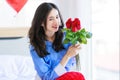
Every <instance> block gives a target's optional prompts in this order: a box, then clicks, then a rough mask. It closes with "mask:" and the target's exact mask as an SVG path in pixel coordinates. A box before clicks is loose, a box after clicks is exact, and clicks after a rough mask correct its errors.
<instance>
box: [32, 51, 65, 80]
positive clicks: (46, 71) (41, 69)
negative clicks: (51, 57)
mask: <svg viewBox="0 0 120 80" xmlns="http://www.w3.org/2000/svg"><path fill="white" fill-rule="evenodd" d="M30 53H31V56H32V59H33V62H34V66H35V69H36V71H37V73H38V75H39V76H40V77H41V79H42V80H54V79H55V78H57V77H58V76H60V75H62V74H63V73H65V72H66V69H65V68H64V67H62V66H61V65H60V64H59V63H58V64H56V65H52V64H51V63H47V62H46V60H45V59H44V58H40V57H39V56H38V55H37V54H36V51H35V50H30Z"/></svg>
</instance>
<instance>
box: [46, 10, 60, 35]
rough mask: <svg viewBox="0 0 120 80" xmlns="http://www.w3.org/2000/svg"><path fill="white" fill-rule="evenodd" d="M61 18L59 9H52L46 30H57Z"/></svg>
mask: <svg viewBox="0 0 120 80" xmlns="http://www.w3.org/2000/svg"><path fill="white" fill-rule="evenodd" d="M59 23H60V18H59V14H58V11H57V10H56V9H54V8H53V9H52V10H51V11H50V13H49V15H48V17H47V24H46V31H47V32H53V33H55V32H57V31H58V29H59Z"/></svg>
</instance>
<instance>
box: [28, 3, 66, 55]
mask: <svg viewBox="0 0 120 80" xmlns="http://www.w3.org/2000/svg"><path fill="white" fill-rule="evenodd" d="M53 8H54V9H56V10H57V11H58V13H59V16H60V21H61V25H60V26H59V30H58V31H57V32H56V33H55V40H54V41H53V44H52V47H53V49H54V50H55V51H56V52H59V51H60V50H62V49H63V48H64V47H63V44H62V40H63V32H62V30H61V29H62V28H63V27H64V23H63V19H62V16H61V14H60V11H59V9H58V8H57V6H56V5H55V4H53V3H47V2H45V3H42V4H41V5H39V6H38V8H37V9H36V12H35V15H34V17H33V20H32V25H31V27H30V29H29V32H28V36H29V39H30V44H31V45H32V46H33V47H34V49H35V50H36V52H37V54H38V56H39V57H45V56H46V55H48V54H49V53H48V52H47V51H46V45H45V41H46V40H47V39H46V35H45V30H44V29H43V27H42V24H44V25H45V29H46V21H47V17H48V14H49V13H50V11H51V10H52V9H53Z"/></svg>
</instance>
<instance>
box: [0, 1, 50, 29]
mask: <svg viewBox="0 0 120 80" xmlns="http://www.w3.org/2000/svg"><path fill="white" fill-rule="evenodd" d="M44 1H48V2H49V1H51V0H28V1H27V3H26V4H25V5H24V7H23V8H22V9H21V10H20V12H18V13H17V12H16V11H15V10H14V9H13V8H12V7H11V6H10V5H9V4H8V3H7V2H6V0H0V27H30V25H31V21H32V18H33V15H34V12H35V10H36V8H37V7H38V5H39V4H40V3H42V2H44Z"/></svg>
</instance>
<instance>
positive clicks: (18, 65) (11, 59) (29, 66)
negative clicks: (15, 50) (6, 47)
mask: <svg viewBox="0 0 120 80" xmlns="http://www.w3.org/2000/svg"><path fill="white" fill-rule="evenodd" d="M35 75H36V71H35V70H34V65H33V62H32V59H31V57H30V56H20V55H0V80H35Z"/></svg>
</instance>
